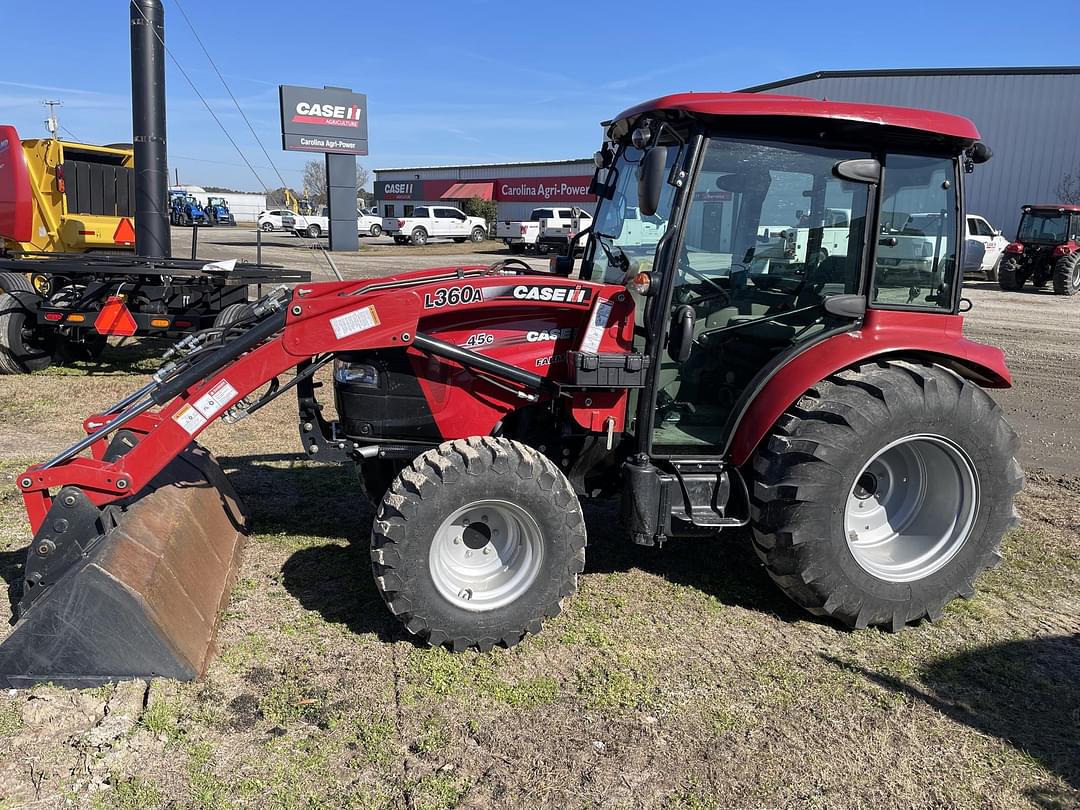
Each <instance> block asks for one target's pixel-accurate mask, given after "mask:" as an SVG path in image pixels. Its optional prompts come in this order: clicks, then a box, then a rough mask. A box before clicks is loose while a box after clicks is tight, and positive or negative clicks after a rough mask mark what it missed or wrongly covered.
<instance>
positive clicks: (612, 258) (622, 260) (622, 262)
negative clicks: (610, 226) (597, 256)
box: [593, 231, 630, 273]
mask: <svg viewBox="0 0 1080 810" xmlns="http://www.w3.org/2000/svg"><path fill="white" fill-rule="evenodd" d="M593 233H595V234H596V235H597V236H598V237H600V238H599V239H597V240H596V244H598V245H600V249H601V250H603V251H604V255H605V256H607V260H608V263H609V264H611V265H612V266H614V267H615V268H617V269H619V270H621V271H622V272H624V273H625V272H626V271H627V270H629V269H630V257H629V256H627V255H626V251H625V250H623V249H622V248H621V247H619V246H618V245H616V244H615V243H614V242H612V243H611V247H608V246H607V245H606V244H604V240H605V239H609V240H612V239H614V238H615V237H614V236H612V235H611V234H609V233H601V232H599V231H594V232H593ZM612 248H614V249H615V250H617V251H618V255H617V256H616V255H615V254H613V253H612V252H611V249H612Z"/></svg>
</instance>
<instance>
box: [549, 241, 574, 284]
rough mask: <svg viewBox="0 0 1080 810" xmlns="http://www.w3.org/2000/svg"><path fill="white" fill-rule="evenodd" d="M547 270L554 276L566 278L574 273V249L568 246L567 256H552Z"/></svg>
mask: <svg viewBox="0 0 1080 810" xmlns="http://www.w3.org/2000/svg"><path fill="white" fill-rule="evenodd" d="M548 270H549V271H550V272H551V274H552V275H554V276H562V277H563V278H568V277H569V276H570V274H571V273H573V272H574V248H573V245H571V246H570V255H569V256H561V255H558V256H552V257H551V259H550V260H549V261H548Z"/></svg>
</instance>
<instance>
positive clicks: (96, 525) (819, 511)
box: [0, 93, 1022, 686]
mask: <svg viewBox="0 0 1080 810" xmlns="http://www.w3.org/2000/svg"><path fill="white" fill-rule="evenodd" d="M606 131H607V138H606V140H605V143H604V146H603V148H602V149H601V150H600V152H598V154H597V162H598V166H599V168H598V171H597V176H596V179H595V181H594V184H593V185H594V189H595V191H596V193H597V194H598V197H599V207H598V211H597V215H596V220H595V225H594V227H593V228H592V230H591V234H590V235H589V237H588V241H587V244H586V245H585V250H584V257H583V259H582V264H581V269H580V273H579V276H578V277H576V278H571V277H570V276H569V273H568V271H569V269H570V267H571V262H572V260H571V259H570V257H559V258H557V259H555V260H554V261H553V263H552V270H551V272H541V271H537V270H535V269H532V268H530V267H529V266H528V265H526V264H524V263H522V262H520V261H518V260H516V259H506V260H503V261H500V262H496V263H495V264H493V265H491V266H487V267H471V266H470V267H448V268H440V269H434V270H427V271H420V272H411V273H403V274H399V275H395V276H391V277H388V278H384V279H379V280H354V281H345V282H337V283H325V284H309V285H300V286H297V287H296V288H294V289H293V290H291V291H286V290H280V291H277V292H275V293H273V294H271V295H268V296H266V297H264V298H263V299H261V300H260V301H258V302H256V303H255V304H254V305H253V306H252V308H251V310H250V312H249V313H248V314H247V316H246V317H244V318H243V319H241V320H239V321H237V322H235V323H233V324H231V325H229V326H227V327H224V328H217V329H211V330H207V331H205V332H203V333H200V334H198V335H196V336H194V337H193V338H190V339H187V340H186V341H184V342H183V343H182V344H181V346H180V347H179V348H180V352H179V354H178V355H177V356H176V357H175V358H174V359H172V360H171V361H170V362H168V364H167V365H165V366H164V367H163V368H162V369H161V370H160V371H159V372H158V373H157V375H156V376H155V377H154V379H153V381H151V382H150V383H148V384H147V385H146V386H144V387H143V388H142V389H140V390H139V391H136V392H135V393H133V394H132V395H130V396H129V397H127V398H125V399H124V400H123V401H121V402H118V403H117V404H116V405H114V406H112V407H111V408H108V409H106V410H104V411H103V412H102V413H100V414H97V415H95V416H91V417H90V418H88V419H87V420H86V422H85V428H86V431H87V434H88V435H87V437H86V438H85V439H84V440H83V441H81V442H79V443H78V444H76V445H74V446H73V447H71V448H69V449H68V450H67V451H65V452H63V453H61V454H60V455H58V456H56V457H55V458H53V459H51V460H49V461H47V462H45V463H43V464H38V465H35V466H33V467H30V468H29V469H28V470H26V472H25V473H23V474H22V475H20V476H18V478H17V483H18V486H19V489H20V490H21V493H22V496H23V498H24V500H25V504H26V509H27V513H28V516H29V519H30V523H31V526H32V528H33V531H34V538H33V541H32V542H31V545H30V548H29V551H28V556H27V562H26V567H25V571H24V577H23V580H24V591H23V598H22V601H21V603H20V605H19V614H20V619H19V622H18V624H17V626H16V627H15V629H14V631H13V633H12V635H11V637H9V639H8V640H7V641H6V642H5V643H4V644H3V645H2V646H0V673H3V675H4V678H5V679H6V681H7V682H8V683H9V684H10V685H14V686H22V685H26V684H30V683H34V682H37V681H42V680H50V681H56V682H62V683H67V684H72V685H81V684H91V683H96V682H100V681H102V680H109V679H113V678H120V677H135V676H145V675H147V674H157V675H165V676H171V677H177V678H194V677H197V676H198V675H200V674H201V673H202V671H203V669H204V668H205V666H206V663H207V660H208V657H209V650H210V649H211V642H212V638H213V633H214V626H215V622H216V617H217V616H218V612H219V609H220V608H221V606H222V605H223V604H224V603H225V601H226V599H227V598H228V592H229V588H230V584H231V582H232V576H233V573H234V571H235V566H236V561H237V559H238V556H239V552H240V546H241V541H242V538H243V536H244V534H245V533H246V532H247V530H248V529H247V525H246V523H245V521H244V519H243V517H242V512H241V511H240V507H239V504H238V500H237V498H236V495H235V493H233V492H232V490H231V489H230V488H229V485H228V482H227V480H226V479H225V477H224V475H223V474H222V472H221V470H220V468H219V467H218V466H217V464H216V462H214V460H213V459H212V457H211V456H210V455H209V454H208V453H207V451H206V450H204V449H202V448H201V447H200V446H199V445H198V444H196V443H195V440H196V439H197V438H198V436H199V434H200V433H201V432H202V431H203V430H204V429H205V428H206V427H207V426H208V425H209V424H211V422H213V421H215V420H217V419H224V420H225V421H227V422H239V423H240V424H241V425H246V424H249V423H248V422H246V421H244V420H245V419H246V418H254V415H255V413H256V412H257V411H258V410H259V409H260V408H261V407H262V406H263V405H264V404H266V403H267V402H269V401H270V400H272V399H273V398H275V397H277V396H279V395H281V394H282V393H285V392H286V391H289V390H290V389H295V390H296V392H297V395H298V400H299V419H298V424H299V433H300V438H301V442H302V445H303V447H304V449H305V451H306V452H307V454H308V455H309V457H310V458H311V459H314V460H317V461H326V462H331V463H343V464H351V465H355V466H356V467H357V469H358V471H359V473H360V478H361V480H362V483H363V486H364V488H366V490H367V493H368V494H369V495H370V496H371V497H372V498H373V499H374V500H375V501H376V503H377V504H378V509H377V515H376V517H375V521H374V526H373V529H372V535H371V549H370V554H371V563H372V569H373V574H374V577H375V582H376V584H377V587H378V590H379V591H380V593H381V594H382V596H383V598H384V599H385V602H386V605H387V607H388V608H389V610H390V611H391V612H392V613H393V614H394V615H396V616H397V617H398V618H399V619H400V620H401V622H402V623H403V624H404V626H405V627H406V628H407V629H408V631H409V632H410V633H412V634H414V635H415V636H416V637H418V638H419V639H421V640H423V641H424V642H426V643H429V644H432V645H446V646H448V647H450V648H451V649H452V650H455V651H457V650H464V649H466V648H470V647H476V648H479V649H481V650H486V649H489V648H490V647H492V646H493V645H496V644H502V645H506V646H510V645H513V644H516V643H518V642H519V641H521V640H522V638H524V637H525V636H526V635H527V634H529V633H535V632H538V631H539V630H540V627H541V623H542V622H543V621H544V619H545V618H547V617H550V616H553V615H555V614H556V613H557V612H558V610H559V607H560V603H561V601H562V600H563V599H565V598H566V597H568V596H570V595H571V594H572V593H573V592H574V590H575V580H576V577H577V575H578V574H579V573H581V572H582V570H583V569H584V566H585V546H586V531H585V521H584V519H583V516H582V501H583V500H586V499H589V498H594V497H607V496H618V497H620V498H621V499H622V504H623V522H624V528H625V533H626V535H627V537H628V539H629V540H630V541H632V542H634V543H638V544H641V545H645V546H660V545H662V544H665V543H667V542H669V541H671V542H676V540H675V538H678V537H679V536H680V535H684V534H697V535H700V534H701V533H702V532H703V531H705V532H720V530H721V529H735V528H738V527H744V526H747V525H749V526H750V529H751V531H752V542H753V544H754V548H755V550H756V551H757V553H758V555H759V556H760V558H761V560H762V562H763V563H764V566H765V569H766V570H767V571H768V573H769V575H770V576H771V577H772V578H773V580H774V581H775V582H776V584H777V585H778V586H779V587H780V588H781V589H782V590H783V591H784V593H786V594H787V595H788V596H789V597H790V598H791V599H792V600H794V601H795V602H796V603H798V604H799V605H801V606H803V607H804V608H805V609H807V610H808V611H810V612H811V613H813V614H815V615H818V616H827V617H832V618H833V619H835V620H836V621H837V622H839V623H841V624H843V625H847V626H850V627H866V626H868V625H878V626H884V627H886V628H891V629H893V630H899V629H900V628H902V627H904V626H905V625H906V624H908V623H909V622H917V621H919V620H921V619H924V618H930V619H934V618H936V617H937V616H939V615H940V614H941V612H942V609H943V608H944V606H945V605H946V604H947V603H948V602H949V601H950V600H952V599H954V598H955V597H957V596H964V597H967V596H970V595H971V594H972V592H973V588H974V583H975V580H976V578H977V577H978V576H979V574H980V573H981V572H982V571H983V570H984V569H986V568H987V567H989V566H992V565H994V564H995V563H996V562H997V561H998V559H999V543H1000V540H1001V537H1002V535H1003V533H1004V532H1005V531H1006V530H1007V529H1008V528H1009V527H1010V526H1012V525H1013V523H1014V521H1015V519H1016V515H1015V512H1014V509H1013V498H1014V495H1015V494H1016V493H1017V491H1018V490H1019V489H1020V487H1021V484H1022V475H1021V472H1020V468H1019V466H1018V465H1017V463H1016V461H1015V460H1014V458H1013V455H1014V452H1015V449H1016V444H1017V438H1016V436H1015V434H1014V433H1013V431H1012V430H1011V429H1010V428H1009V426H1008V424H1006V422H1005V419H1004V418H1003V416H1002V413H1001V410H1000V409H999V408H998V406H997V405H995V404H994V402H993V400H992V399H991V398H990V397H989V396H988V395H987V394H986V393H985V391H984V388H1002V387H1007V386H1008V385H1009V384H1010V377H1009V372H1008V370H1007V369H1006V367H1005V363H1004V360H1003V356H1002V353H1001V352H1000V351H999V350H997V349H995V348H992V347H989V346H984V345H980V344H978V343H973V342H971V341H969V340H966V339H965V338H964V337H963V335H962V333H961V326H962V318H961V316H960V315H959V314H958V312H959V310H960V307H961V297H960V282H961V280H960V277H959V275H958V267H957V261H956V257H957V252H958V251H957V247H958V245H959V244H960V231H959V228H960V224H961V223H962V222H963V217H962V207H961V206H960V200H962V196H961V194H960V188H961V185H962V181H963V178H964V174H965V172H966V171H969V170H971V169H972V168H973V166H974V164H976V163H979V162H981V161H983V160H985V159H986V158H987V157H989V151H988V150H987V149H986V148H985V147H984V146H983V145H982V144H981V143H980V142H979V140H978V138H979V136H978V132H977V131H976V129H975V127H974V126H973V125H972V124H971V122H969V121H967V120H966V119H963V118H958V117H955V116H951V115H945V114H942V113H933V112H919V111H914V110H907V109H898V108H887V107H879V106H868V105H852V104H841V103H836V102H828V101H818V100H810V99H799V98H789V97H781V96H768V95H745V96H744V95H739V94H709V93H701V94H688V95H676V96H669V97H665V98H660V99H657V100H654V101H650V102H647V103H645V104H642V105H640V106H637V107H634V108H632V109H629V110H627V111H625V112H623V113H621V114H620V115H618V116H617V117H616V118H615V119H614V120H613V121H611V122H610V123H609V124H608V126H607V130H606ZM837 209H843V210H846V211H850V212H851V216H850V217H849V227H850V233H849V234H848V239H847V240H846V242H847V247H846V249H845V250H843V251H840V252H830V253H829V254H828V255H827V256H826V255H824V252H823V251H821V250H819V249H816V248H817V247H819V244H818V245H815V242H817V243H820V240H821V235H822V232H823V230H824V228H825V218H826V214H827V212H828V211H829V210H837ZM901 210H904V211H942V212H944V214H943V216H945V217H947V219H948V223H947V227H946V228H944V229H943V230H942V233H941V238H940V239H937V240H936V241H935V248H934V251H935V252H934V255H933V256H932V261H931V262H930V269H929V271H928V273H927V274H925V280H920V281H919V282H918V283H914V282H911V281H910V280H907V281H905V282H903V283H900V284H896V285H894V284H891V283H889V281H888V280H887V279H882V278H881V273H880V271H879V270H878V268H877V267H876V266H875V256H876V255H877V249H878V242H879V235H878V234H879V231H878V221H879V218H880V217H881V216H884V215H885V213H886V212H888V214H889V215H890V216H891V215H892V214H893V213H895V212H897V211H901ZM797 211H798V212H801V214H802V216H801V217H800V219H801V220H802V222H803V226H804V227H806V228H807V229H808V240H809V243H810V244H809V245H808V248H807V250H806V251H805V252H804V253H803V254H801V255H800V256H795V257H781V258H776V257H775V256H772V255H770V256H766V257H759V256H757V255H755V251H756V250H757V248H758V246H759V244H760V241H759V239H758V230H759V225H760V223H769V224H774V223H790V224H791V225H796V224H798V223H797V222H796V221H795V220H796V216H797V215H796V212H797ZM638 216H648V217H653V218H656V219H658V221H659V222H661V223H662V227H658V228H657V229H655V231H649V232H648V233H647V234H646V233H645V232H643V231H642V230H641V229H640V228H635V229H624V227H623V226H624V224H625V223H626V222H628V221H630V220H631V219H633V218H636V217H638ZM769 253H775V252H774V251H771V252H769ZM323 368H326V369H327V370H328V371H329V370H330V368H332V370H333V381H334V382H333V385H334V394H335V399H336V410H337V414H338V418H337V419H336V420H334V421H330V420H329V419H327V418H326V417H325V416H324V414H323V412H322V407H321V405H320V403H319V401H318V399H317V397H316V393H317V391H316V385H315V383H314V378H315V375H316V373H317V372H318V371H319V370H320V369H323ZM85 451H89V454H88V455H87V454H85ZM354 497H357V498H360V497H363V495H362V494H360V493H359V492H358V493H357V494H356V495H355V496H354ZM741 536H742V535H739V534H735V535H733V536H732V539H731V540H729V539H728V535H726V534H720V535H719V536H718V537H717V539H715V540H713V541H709V542H716V543H723V542H733V541H740V538H741ZM702 553H703V554H706V555H707V554H708V546H707V545H706V546H703V552H702ZM704 564H708V563H707V562H706V563H704Z"/></svg>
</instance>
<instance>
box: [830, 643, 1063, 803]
mask: <svg viewBox="0 0 1080 810" xmlns="http://www.w3.org/2000/svg"><path fill="white" fill-rule="evenodd" d="M823 658H825V660H826V661H829V662H830V663H832V664H834V665H835V666H838V667H841V668H843V669H846V670H848V671H852V672H857V673H858V674H860V675H862V676H863V677H865V678H866V679H867V680H869V681H872V682H873V683H876V684H878V685H879V686H881V687H883V688H885V689H888V690H890V691H892V692H896V693H898V694H901V695H905V696H907V697H909V698H911V699H913V700H919V701H922V702H924V703H926V704H928V705H929V706H930V707H932V708H933V709H935V710H936V711H939V712H941V713H942V714H944V715H946V716H947V717H950V718H951V719H953V720H955V721H956V722H958V723H963V724H964V725H967V726H970V727H971V728H974V729H976V730H978V731H980V732H982V733H983V734H987V735H990V736H993V737H997V738H998V739H1001V740H1004V741H1005V742H1007V743H1009V744H1010V745H1012V746H1013V747H1015V748H1017V749H1018V750H1020V751H1023V752H1024V753H1025V754H1027V755H1028V756H1030V757H1032V758H1034V759H1035V760H1037V761H1038V762H1039V763H1040V764H1042V765H1043V766H1044V767H1045V768H1047V769H1048V770H1051V771H1053V772H1054V773H1055V774H1057V775H1058V776H1060V777H1061V778H1062V779H1063V780H1064V781H1065V782H1066V783H1067V784H1068V785H1069V787H1070V788H1072V791H1080V634H1076V635H1071V636H1044V637H1041V638H1031V639H1024V640H1021V641H1009V642H1004V643H1000V644H992V645H988V646H985V647H979V648H977V649H972V650H967V651H965V652H963V653H960V654H958V655H952V656H946V657H943V658H939V659H937V660H935V661H932V662H930V663H929V664H927V665H925V666H924V667H923V668H922V670H921V671H920V672H919V680H920V681H922V683H923V684H924V685H925V689H920V688H918V687H917V686H913V685H911V684H908V683H905V682H904V681H901V680H899V679H897V678H894V677H892V676H889V675H883V674H879V673H876V672H871V671H869V670H866V669H863V668H862V667H859V666H855V665H852V664H849V663H847V662H844V661H841V660H838V659H835V658H832V657H830V656H823ZM1070 793H1071V791H1070ZM1027 795H1028V798H1029V799H1030V800H1031V801H1032V802H1033V803H1035V804H1037V805H1039V806H1041V807H1047V808H1065V807H1076V806H1077V805H1076V804H1075V802H1076V801H1077V796H1076V795H1061V792H1060V791H1057V790H1045V789H1032V790H1029V791H1028V794H1027Z"/></svg>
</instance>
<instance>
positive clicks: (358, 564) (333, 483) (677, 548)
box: [219, 454, 807, 638]
mask: <svg viewBox="0 0 1080 810" xmlns="http://www.w3.org/2000/svg"><path fill="white" fill-rule="evenodd" d="M219 461H220V462H221V465H222V467H223V468H224V469H225V470H226V472H228V474H229V478H230V480H231V481H232V483H233V486H234V487H236V490H237V492H238V493H239V494H240V497H241V499H242V501H243V502H244V504H245V506H246V508H247V511H248V515H249V516H250V518H251V522H252V526H253V528H254V531H255V532H256V533H258V534H259V535H270V536H275V535H279V536H282V537H283V538H287V539H286V540H285V542H289V543H291V542H299V543H300V544H301V545H302V546H303V547H302V548H299V549H298V550H296V551H294V552H293V554H292V555H291V556H290V557H289V559H288V560H287V561H286V562H285V564H284V565H283V567H282V574H283V576H284V585H285V588H286V589H287V590H288V591H289V592H290V593H291V594H292V595H293V596H295V597H296V598H297V599H298V600H299V601H300V602H301V604H302V605H303V606H304V607H305V608H307V609H308V610H314V611H317V612H318V613H320V614H321V615H322V616H324V617H325V618H326V619H327V620H329V621H333V622H340V623H344V624H346V625H348V626H349V628H350V629H353V630H354V631H356V632H361V633H363V632H375V633H377V634H378V635H379V636H380V637H382V638H399V637H400V635H395V634H396V633H397V631H398V623H397V622H396V621H395V620H393V618H392V617H390V615H389V613H387V611H386V608H385V607H384V605H383V603H382V599H381V598H380V597H379V595H378V593H377V592H376V590H375V587H374V584H373V582H372V575H371V563H370V558H369V557H368V538H369V537H370V533H371V520H372V517H373V512H372V509H371V506H370V505H369V503H368V500H367V497H366V496H365V495H364V493H363V492H362V491H361V489H360V485H359V483H358V482H357V481H356V480H355V479H354V478H353V476H352V474H351V470H350V469H349V468H347V467H345V468H342V467H339V466H334V465H325V466H324V465H316V464H314V463H312V462H309V461H306V460H298V457H296V456H293V455H289V454H276V455H258V456H244V457H233V458H221V459H219ZM585 513H586V521H587V524H588V530H589V548H588V551H587V553H586V563H585V573H586V574H591V573H609V572H617V571H627V570H630V569H635V568H636V569H639V570H643V571H647V572H649V573H651V574H655V575H656V576H659V577H664V578H667V579H669V580H671V581H673V582H676V583H678V584H680V585H684V586H687V587H691V588H697V589H699V590H701V591H703V592H705V593H708V594H710V595H712V596H714V597H715V598H716V599H718V600H719V601H720V602H722V603H723V604H726V605H737V606H740V607H744V608H747V609H750V610H755V611H759V612H762V613H768V614H770V615H775V616H777V617H778V618H780V619H781V620H783V621H794V620H797V619H805V618H807V614H805V613H803V612H802V611H800V610H799V609H798V608H797V607H795V606H794V605H793V604H791V602H789V601H788V600H787V599H786V598H785V597H784V596H783V595H782V594H781V593H780V591H779V590H778V589H777V588H776V586H775V585H774V584H773V583H772V581H771V580H770V579H769V577H768V576H767V575H766V574H765V572H764V570H763V568H762V567H761V564H760V562H759V561H758V559H757V557H756V556H755V555H754V552H753V550H752V549H751V547H750V540H749V537H747V536H746V535H745V530H736V531H731V532H727V533H722V534H720V535H717V536H710V537H700V538H687V539H678V540H672V541H670V542H668V543H667V544H665V545H664V547H663V548H660V549H656V548H642V547H638V546H634V545H632V544H631V543H630V542H629V541H628V540H627V539H626V537H625V536H624V534H623V532H622V530H621V528H620V526H619V521H618V509H617V503H615V502H613V501H605V502H599V503H589V504H588V505H587V506H586V509H585ZM323 540H325V541H327V542H322V541H323Z"/></svg>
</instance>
